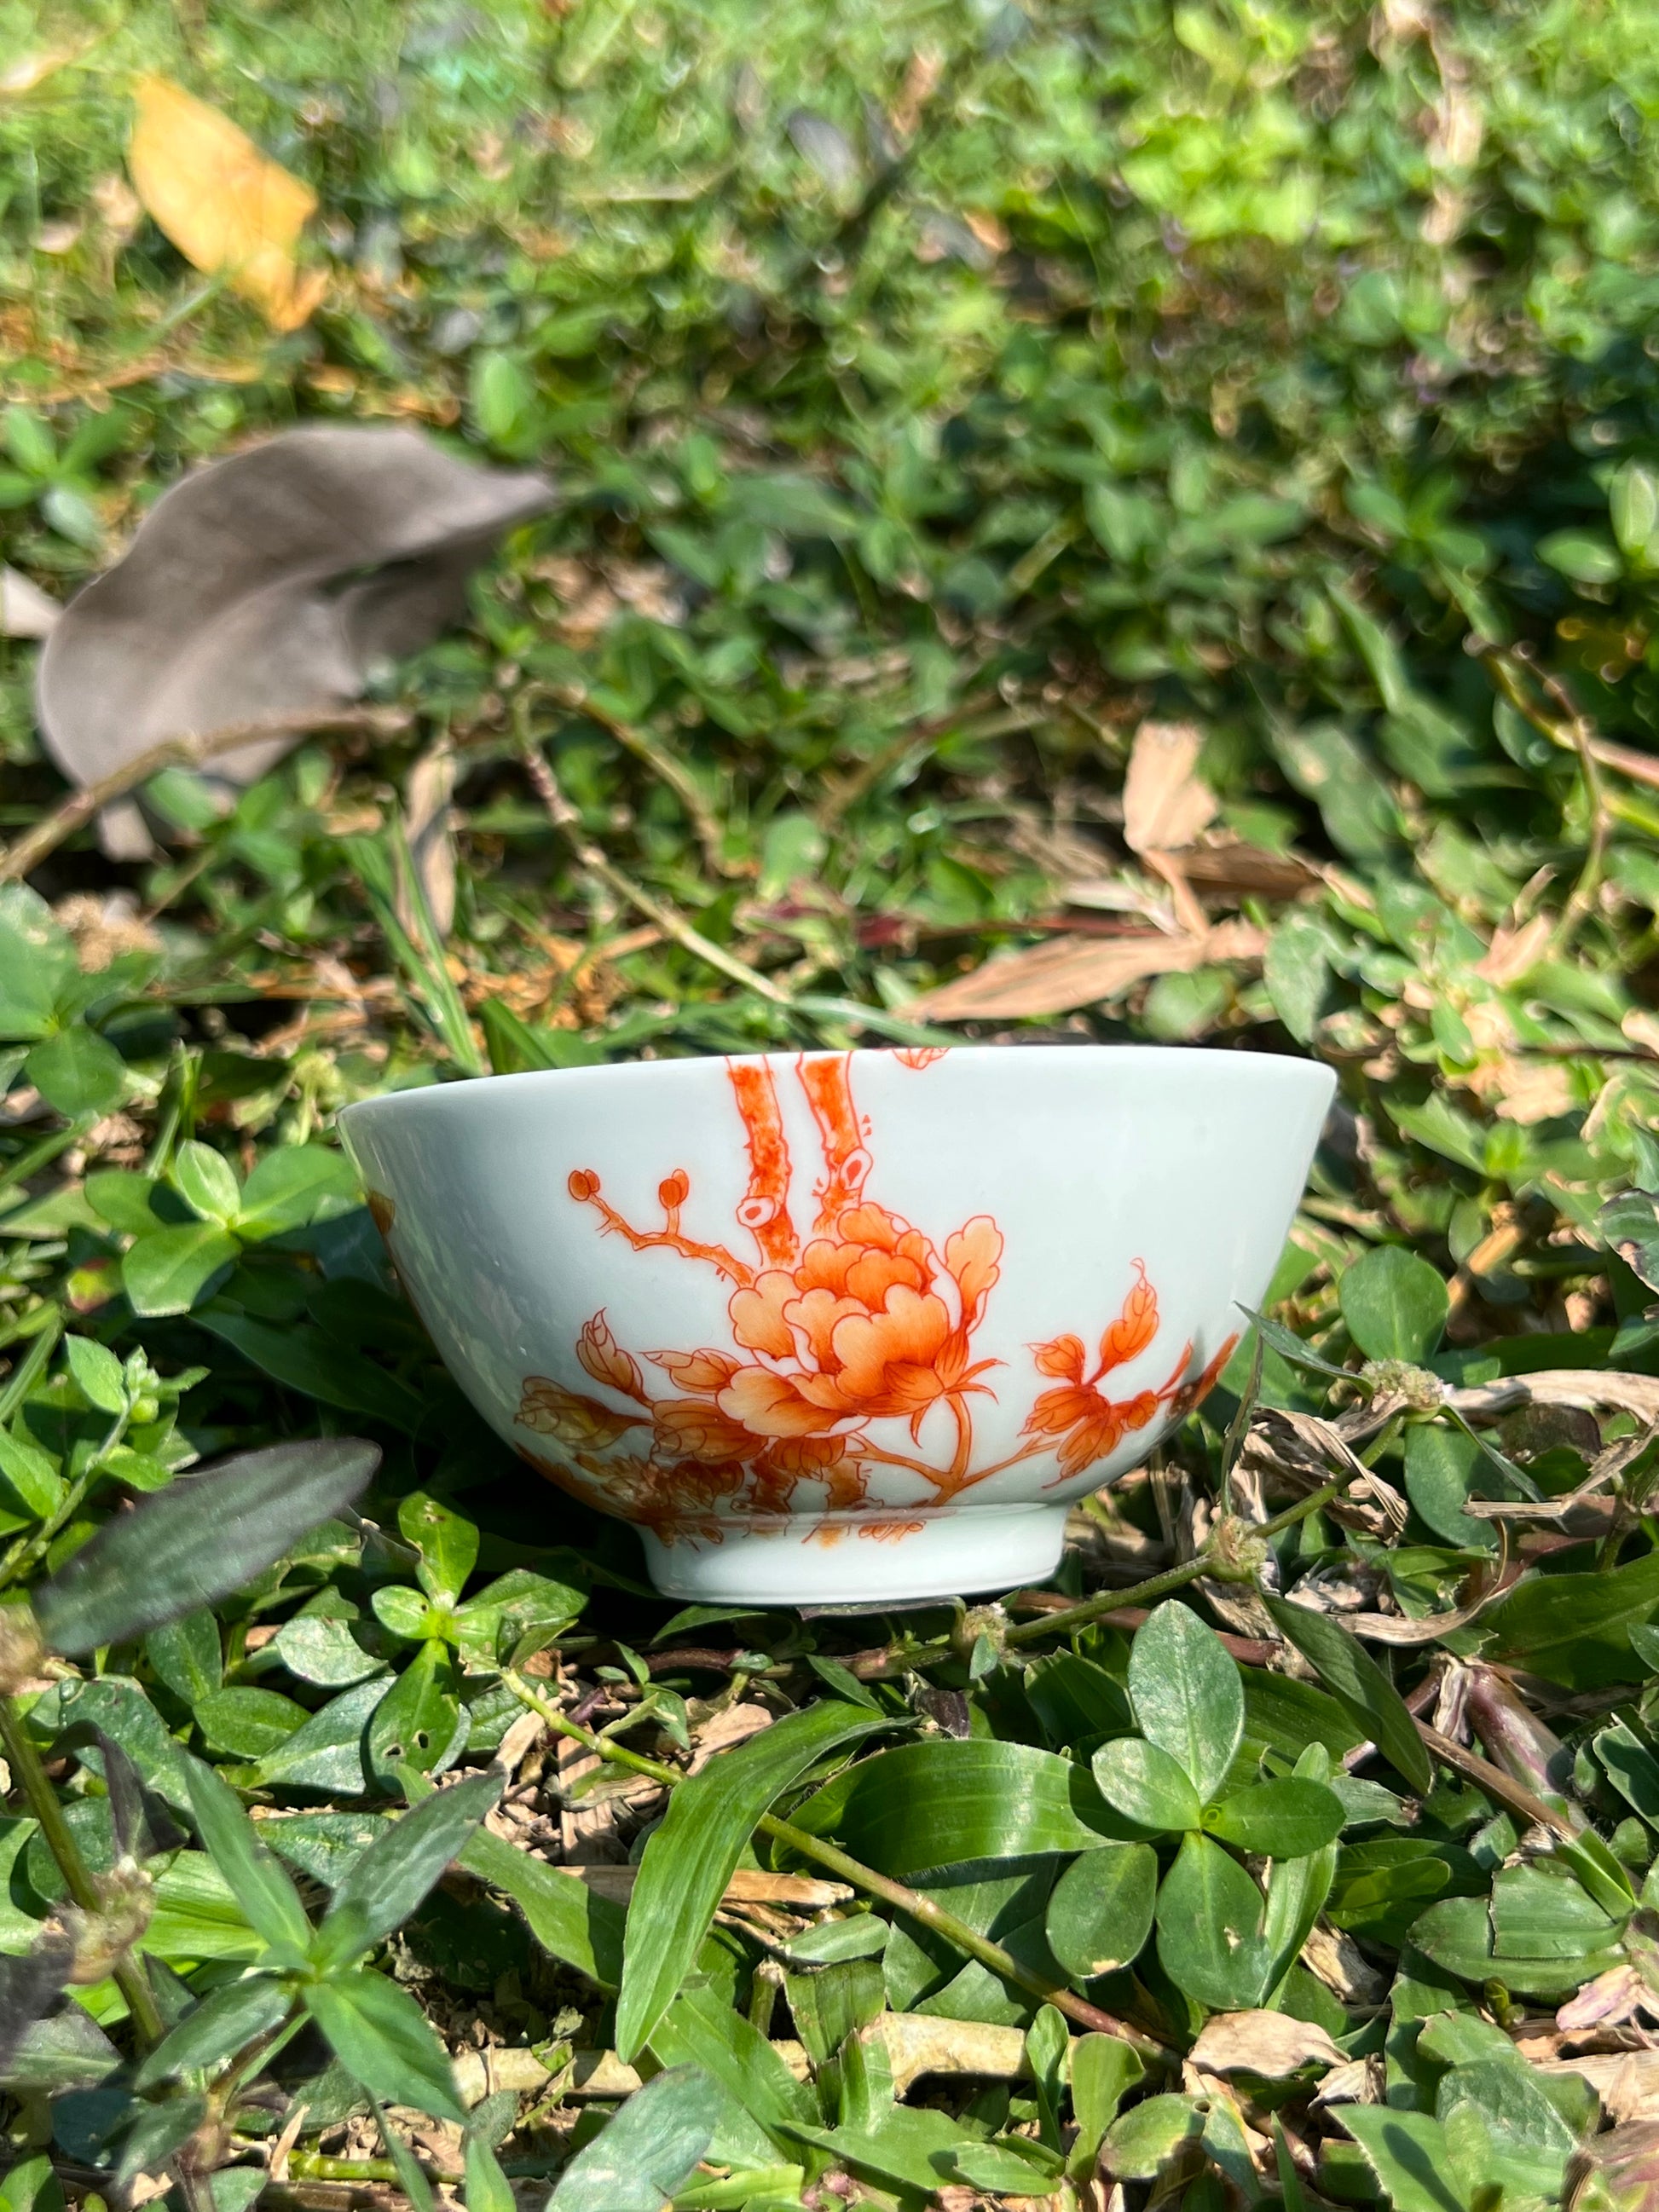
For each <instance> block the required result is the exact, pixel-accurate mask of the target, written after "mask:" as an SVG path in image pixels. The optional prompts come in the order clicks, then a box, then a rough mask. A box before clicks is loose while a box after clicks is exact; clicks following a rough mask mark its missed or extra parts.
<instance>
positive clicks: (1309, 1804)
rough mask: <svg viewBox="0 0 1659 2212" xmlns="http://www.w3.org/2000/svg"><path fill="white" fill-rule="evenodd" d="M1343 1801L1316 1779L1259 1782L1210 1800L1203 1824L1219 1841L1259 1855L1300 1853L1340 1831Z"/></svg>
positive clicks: (1316, 1847) (1318, 1847)
mask: <svg viewBox="0 0 1659 2212" xmlns="http://www.w3.org/2000/svg"><path fill="white" fill-rule="evenodd" d="M1342 1820H1343V1813H1342V1801H1341V1799H1340V1797H1339V1796H1337V1795H1336V1793H1335V1791H1334V1790H1327V1789H1326V1788H1325V1787H1324V1786H1323V1785H1322V1784H1320V1783H1317V1782H1298V1781H1296V1780H1294V1779H1291V1778H1286V1779H1285V1780H1283V1781H1277V1782H1258V1783H1256V1784H1254V1785H1253V1786H1252V1787H1251V1788H1249V1789H1248V1790H1238V1791H1237V1793H1236V1794H1235V1795H1234V1796H1231V1797H1224V1798H1223V1799H1222V1800H1221V1801H1220V1802H1219V1803H1218V1804H1216V1805H1212V1806H1211V1807H1210V1808H1209V1809H1208V1811H1207V1812H1206V1814H1205V1815H1204V1825H1205V1826H1206V1828H1207V1829H1208V1830H1209V1832H1210V1833H1211V1834H1212V1836H1219V1837H1220V1838H1221V1840H1222V1842H1223V1843H1224V1844H1232V1845H1233V1846H1234V1848H1235V1849H1236V1850H1241V1851H1249V1852H1252V1853H1255V1854H1256V1855H1257V1856H1259V1857H1262V1858H1273V1859H1299V1858H1305V1857H1307V1855H1308V1853H1309V1852H1310V1851H1318V1850H1323V1849H1324V1847H1325V1845H1326V1844H1334V1842H1335V1841H1336V1838H1338V1836H1339V1835H1340V1833H1341V1832H1342Z"/></svg>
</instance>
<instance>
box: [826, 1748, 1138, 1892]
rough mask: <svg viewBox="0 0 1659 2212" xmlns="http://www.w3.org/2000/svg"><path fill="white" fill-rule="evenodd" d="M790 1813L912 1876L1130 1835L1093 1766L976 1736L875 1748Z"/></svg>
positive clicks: (881, 1869) (858, 1853)
mask: <svg viewBox="0 0 1659 2212" xmlns="http://www.w3.org/2000/svg"><path fill="white" fill-rule="evenodd" d="M790 1819H791V1820H792V1821H793V1824H794V1825H795V1826H797V1827H800V1828H805V1830H806V1831H807V1832H808V1833H809V1834H811V1835H815V1836H833V1837H834V1838H835V1839H836V1842H837V1843H840V1844H844V1845H845V1847H846V1848H847V1850H849V1851H850V1852H851V1853H852V1855H853V1857H854V1858H856V1859H861V1860H862V1861H863V1862H864V1863H865V1864H866V1866H872V1867H874V1868H875V1869H877V1871H878V1873H881V1874H887V1875H900V1876H902V1877H903V1878H904V1879H906V1880H909V1879H911V1878H912V1877H914V1876H915V1875H919V1874H922V1873H924V1872H925V1871H927V1869H930V1868H934V1867H946V1866H958V1865H961V1864H962V1863H963V1862H964V1861H968V1860H972V1859H1001V1858H1017V1857H1022V1856H1024V1855H1027V1854H1030V1853H1032V1852H1037V1851H1079V1850H1088V1849H1089V1848H1090V1847H1091V1845H1093V1844H1100V1843H1103V1842H1105V1841H1106V1840H1107V1839H1108V1838H1123V1837H1124V1835H1125V1834H1126V1829H1125V1825H1124V1823H1123V1822H1122V1821H1121V1820H1119V1819H1118V1818H1117V1816H1116V1815H1115V1814H1114V1813H1113V1812H1112V1810H1111V1808H1110V1807H1109V1805H1108V1804H1107V1802H1106V1801H1105V1799H1104V1798H1103V1796H1101V1795H1100V1792H1099V1790H1098V1789H1097V1787H1096V1785H1095V1782H1094V1779H1093V1778H1092V1777H1091V1775H1090V1773H1089V1772H1088V1770H1087V1769H1086V1768H1084V1767H1079V1766H1077V1765H1074V1764H1073V1762H1072V1761H1071V1760H1070V1759H1061V1758H1059V1757H1058V1756H1056V1754H1055V1753H1053V1752H1049V1751H1039V1750H1038V1749H1036V1747H1034V1746H1033V1745H1030V1744H1024V1743H994V1742H991V1741H987V1740H984V1739H976V1738H969V1739H968V1740H966V1741H954V1740H952V1739H950V1738H947V1737H934V1738H933V1739H931V1740H930V1741H927V1742H925V1743H911V1744H901V1745H899V1746H897V1747H896V1748H895V1749H893V1750H891V1751H883V1752H878V1753H876V1755H875V1757H874V1758H872V1759H860V1761H859V1762H858V1764H857V1765H855V1766H852V1767H849V1768H848V1769H847V1771H845V1772H844V1773H842V1774H841V1775H838V1776H837V1777H836V1779H835V1780H834V1781H832V1782H829V1783H826V1784H825V1785H824V1787H823V1789H822V1790H819V1791H817V1794H816V1795H815V1796H811V1797H809V1798H808V1799H807V1800H806V1802H805V1804H804V1805H799V1806H797V1808H795V1810H794V1811H793V1813H792V1814H790Z"/></svg>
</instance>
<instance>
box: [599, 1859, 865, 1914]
mask: <svg viewBox="0 0 1659 2212" xmlns="http://www.w3.org/2000/svg"><path fill="white" fill-rule="evenodd" d="M562 1870H563V1871H564V1872H565V1873H567V1874H571V1875H575V1876H577V1878H578V1879H579V1880H580V1881H582V1882H584V1883H585V1884H586V1887H588V1888H589V1889H592V1890H596V1891H598V1893H599V1895H600V1896H601V1897H608V1898H611V1899H613V1900H614V1901H615V1902H616V1903H617V1904H618V1905H626V1904H627V1902H628V1900H629V1898H630V1897H632V1895H633V1894H634V1884H635V1881H637V1880H638V1879H639V1872H640V1870H639V1869H638V1867H636V1866H585V1867H566V1868H565V1869H562ZM853 1895H854V1892H853V1891H852V1890H851V1889H850V1888H848V1885H847V1884H846V1883H845V1882H844V1881H819V1880H818V1878H817V1875H805V1874H769V1873H768V1872H767V1871H766V1869H764V1868H763V1867H739V1868H738V1869H737V1871H736V1873H735V1874H733V1875H732V1879H731V1881H728V1882H727V1883H726V1890H725V1894H724V1896H723V1898H722V1900H721V1901H722V1903H724V1904H726V1905H789V1906H790V1907H791V1908H792V1909H793V1910H794V1911H798V1912H823V1911H826V1910H827V1909H828V1908H829V1906H830V1905H846V1904H848V1902H850V1900H851V1899H852V1897H853Z"/></svg>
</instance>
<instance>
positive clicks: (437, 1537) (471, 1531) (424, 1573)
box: [398, 1490, 478, 1605]
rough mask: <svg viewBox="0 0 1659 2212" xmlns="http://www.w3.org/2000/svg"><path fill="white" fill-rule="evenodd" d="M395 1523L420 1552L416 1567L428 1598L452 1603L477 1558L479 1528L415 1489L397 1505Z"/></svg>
mask: <svg viewBox="0 0 1659 2212" xmlns="http://www.w3.org/2000/svg"><path fill="white" fill-rule="evenodd" d="M398 1528H400V1529H401V1530H402V1532H403V1534H404V1538H405V1539H406V1541H408V1542H410V1543H411V1544H413V1545H414V1546H415V1547H416V1550H417V1551H418V1552H419V1553H420V1554H421V1564H420V1566H419V1567H418V1568H417V1569H416V1576H417V1578H418V1579H419V1582H420V1584H421V1587H422V1589H423V1590H424V1591H425V1592H426V1594H427V1595H428V1597H429V1598H435V1599H442V1600H444V1601H447V1603H449V1604H451V1605H453V1604H454V1602H455V1601H456V1600H457V1599H458V1598H459V1596H460V1594H461V1592H462V1590H463V1589H464V1588H465V1584H466V1578H467V1577H468V1576H469V1575H470V1574H471V1572H472V1570H473V1568H474V1567H475V1566H476V1565H477V1560H478V1531H477V1527H476V1526H475V1524H474V1523H473V1522H471V1521H469V1520H467V1519H466V1517H465V1515H463V1514H460V1513H456V1512H454V1511H453V1510H451V1508H450V1507H448V1506H447V1505H442V1504H439V1502H438V1500H437V1499H436V1498H428V1497H427V1496H426V1494H425V1492H422V1491H418V1490H417V1491H414V1492H411V1493H410V1496H409V1497H407V1498H404V1501H403V1503H402V1504H401V1505H399V1506H398Z"/></svg>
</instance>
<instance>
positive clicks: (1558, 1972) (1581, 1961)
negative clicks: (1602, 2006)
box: [1411, 1897, 1625, 2003]
mask: <svg viewBox="0 0 1659 2212" xmlns="http://www.w3.org/2000/svg"><path fill="white" fill-rule="evenodd" d="M1411 1941H1412V1942H1413V1944H1414V1945H1415V1946H1416V1947H1417V1948H1418V1949H1419V1951H1422V1952H1424V1953H1425V1954H1426V1955H1427V1956H1428V1957H1429V1958H1430V1959H1431V1960H1433V1961H1434V1963H1435V1965H1436V1966H1442V1967H1443V1968H1444V1969H1445V1970H1446V1972H1448V1973H1450V1974H1455V1975H1456V1976H1457V1977H1458V1978H1459V1979H1460V1980H1462V1981H1466V1982H1472V1983H1473V1984H1474V1985H1475V1986H1476V1988H1477V1989H1478V1988H1480V1987H1481V1986H1483V1985H1484V1984H1486V1983H1487V1982H1489V1981H1501V1982H1502V1983H1503V1984H1504V1986H1505V1987H1506V1988H1508V1989H1510V1990H1513V1991H1514V1992H1515V1993H1516V1995H1517V1996H1534V1997H1544V1998H1550V1999H1553V2000H1554V2001H1555V2002H1557V2003H1559V2002H1560V2001H1561V1999H1562V1998H1563V1997H1566V1996H1571V1993H1572V1992H1573V1990H1577V1989H1580V1988H1582V1987H1583V1984H1585V1983H1586V1982H1588V1981H1592V1980H1594V1979H1595V1976H1596V1975H1597V1974H1601V1973H1605V1972H1607V1969H1608V1968H1609V1967H1610V1966H1619V1965H1620V1964H1621V1963H1622V1962H1623V1960H1624V1955H1625V1954H1624V1953H1623V1951H1622V1950H1621V1949H1620V1948H1618V1947H1617V1946H1616V1945H1610V1944H1608V1945H1604V1946H1603V1947H1602V1948H1598V1949H1591V1948H1586V1947H1583V1945H1582V1944H1581V1946H1580V1948H1578V1949H1577V1951H1576V1952H1574V1953H1572V1954H1570V1955H1565V1956H1564V1955H1562V1954H1561V1953H1560V1952H1559V1951H1557V1952H1555V1953H1553V1954H1551V1955H1547V1956H1546V1955H1541V1954H1527V1953H1523V1952H1521V1951H1519V1950H1516V1951H1506V1952H1505V1953H1504V1955H1503V1956H1502V1957H1501V1958H1500V1957H1499V1956H1498V1953H1497V1951H1496V1949H1495V1948H1494V1945H1493V1942H1492V1919H1491V1916H1490V1914H1489V1912H1488V1911H1487V1905H1486V1899H1485V1898H1484V1897H1448V1898H1443V1899H1441V1900H1440V1902H1439V1903H1438V1904H1436V1905H1430V1907H1429V1908H1428V1910H1427V1911H1426V1912H1424V1913H1422V1914H1420V1915H1419V1917H1418V1918H1417V1919H1416V1920H1415V1921H1414V1922H1413V1924H1412V1929H1411Z"/></svg>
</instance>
